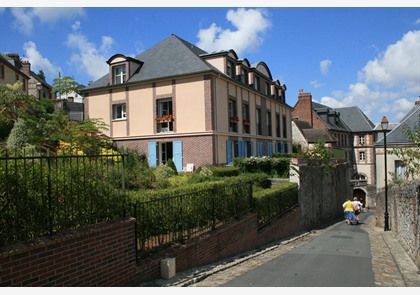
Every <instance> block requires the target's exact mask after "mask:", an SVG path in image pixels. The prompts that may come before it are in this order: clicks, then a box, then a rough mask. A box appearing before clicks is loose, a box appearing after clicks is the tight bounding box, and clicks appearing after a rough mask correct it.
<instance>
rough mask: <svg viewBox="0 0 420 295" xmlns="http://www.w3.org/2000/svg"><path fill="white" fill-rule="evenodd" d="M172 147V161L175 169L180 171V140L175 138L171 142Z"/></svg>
mask: <svg viewBox="0 0 420 295" xmlns="http://www.w3.org/2000/svg"><path fill="white" fill-rule="evenodd" d="M173 148H174V159H173V160H174V163H175V166H176V170H177V171H182V141H180V140H177V141H174V142H173Z"/></svg>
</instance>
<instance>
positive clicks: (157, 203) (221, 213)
mask: <svg viewBox="0 0 420 295" xmlns="http://www.w3.org/2000/svg"><path fill="white" fill-rule="evenodd" d="M253 209H254V205H253V198H252V182H251V181H245V182H238V183H235V184H227V185H215V186H214V187H213V188H211V189H206V190H200V191H195V192H190V193H185V194H180V195H177V196H171V197H167V198H160V199H156V200H151V201H147V202H141V203H137V204H135V205H134V212H133V216H134V217H135V218H136V220H137V223H136V239H137V250H138V257H141V256H142V255H145V254H147V253H149V252H150V251H152V250H155V249H159V248H161V247H163V246H167V245H171V244H173V243H181V244H182V243H183V242H184V241H185V240H187V239H190V238H192V237H195V236H198V235H200V234H202V233H204V232H207V231H209V230H212V229H215V228H216V227H217V226H219V225H221V224H224V223H226V222H228V221H229V220H231V219H234V218H237V217H239V216H241V215H243V214H245V213H247V212H250V211H251V210H253Z"/></svg>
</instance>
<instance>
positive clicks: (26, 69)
mask: <svg viewBox="0 0 420 295" xmlns="http://www.w3.org/2000/svg"><path fill="white" fill-rule="evenodd" d="M22 72H23V73H24V74H25V75H27V76H28V77H30V76H31V63H30V62H29V61H23V62H22Z"/></svg>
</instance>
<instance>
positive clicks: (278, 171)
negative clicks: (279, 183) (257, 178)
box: [233, 157, 290, 178]
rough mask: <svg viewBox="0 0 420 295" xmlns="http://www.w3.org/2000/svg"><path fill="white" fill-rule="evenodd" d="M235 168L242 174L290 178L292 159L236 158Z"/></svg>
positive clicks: (234, 160)
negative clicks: (263, 174)
mask: <svg viewBox="0 0 420 295" xmlns="http://www.w3.org/2000/svg"><path fill="white" fill-rule="evenodd" d="M233 166H234V167H237V169H239V171H240V172H241V173H266V174H267V175H270V176H272V177H278V178H288V177H289V169H290V158H289V157H286V158H278V157H275V158H269V157H251V158H234V159H233Z"/></svg>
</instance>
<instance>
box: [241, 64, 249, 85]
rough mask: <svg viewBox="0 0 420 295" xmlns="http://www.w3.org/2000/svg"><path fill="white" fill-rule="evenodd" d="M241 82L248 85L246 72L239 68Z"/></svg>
mask: <svg viewBox="0 0 420 295" xmlns="http://www.w3.org/2000/svg"><path fill="white" fill-rule="evenodd" d="M241 82H242V84H245V85H248V72H247V71H246V70H245V69H244V68H241Z"/></svg>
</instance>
